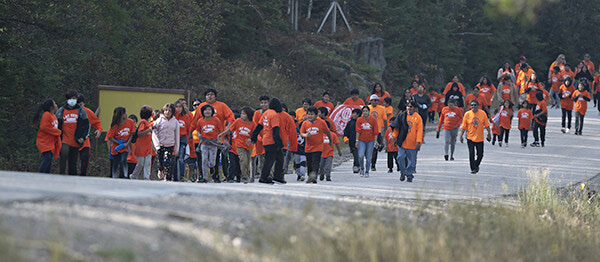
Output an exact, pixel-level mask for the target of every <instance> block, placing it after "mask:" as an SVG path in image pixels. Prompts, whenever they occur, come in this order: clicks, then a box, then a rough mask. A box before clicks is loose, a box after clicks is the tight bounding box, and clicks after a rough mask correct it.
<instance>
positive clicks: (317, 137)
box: [300, 118, 329, 153]
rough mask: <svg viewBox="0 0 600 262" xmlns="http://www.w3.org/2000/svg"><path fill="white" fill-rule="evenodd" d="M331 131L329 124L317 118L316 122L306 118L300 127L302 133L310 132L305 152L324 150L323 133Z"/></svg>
mask: <svg viewBox="0 0 600 262" xmlns="http://www.w3.org/2000/svg"><path fill="white" fill-rule="evenodd" d="M327 132H329V128H328V127H327V124H326V123H325V121H323V120H322V119H319V118H317V119H316V120H315V122H314V123H311V122H310V121H308V120H306V121H304V122H303V123H302V127H300V133H305V134H310V136H308V137H307V138H306V140H305V146H304V152H306V153H313V152H323V135H325V134H327Z"/></svg>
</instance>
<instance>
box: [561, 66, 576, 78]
mask: <svg viewBox="0 0 600 262" xmlns="http://www.w3.org/2000/svg"><path fill="white" fill-rule="evenodd" d="M564 68H565V69H564V70H563V71H562V75H563V79H566V78H567V77H570V78H571V79H573V80H575V72H573V71H572V70H571V65H570V64H565V67H564Z"/></svg>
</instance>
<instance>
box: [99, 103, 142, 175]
mask: <svg viewBox="0 0 600 262" xmlns="http://www.w3.org/2000/svg"><path fill="white" fill-rule="evenodd" d="M134 130H135V124H134V123H133V120H131V119H128V118H127V112H126V111H125V108H124V107H117V108H115V110H114V111H113V118H112V122H111V124H110V129H109V130H108V133H107V134H106V137H107V138H108V140H109V141H110V142H112V143H111V147H110V153H111V155H112V157H113V162H112V163H113V164H112V167H111V175H112V178H128V174H129V173H128V170H127V156H128V154H129V149H128V148H129V145H130V144H131V139H132V138H133V136H131V134H132V133H133V132H134ZM121 170H122V171H123V173H122V174H121V173H120V172H121ZM121 175H122V176H124V177H121Z"/></svg>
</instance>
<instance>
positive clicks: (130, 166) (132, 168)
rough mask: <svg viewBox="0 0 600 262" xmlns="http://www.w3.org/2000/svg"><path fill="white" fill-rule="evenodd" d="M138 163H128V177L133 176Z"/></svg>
mask: <svg viewBox="0 0 600 262" xmlns="http://www.w3.org/2000/svg"><path fill="white" fill-rule="evenodd" d="M135 166H136V163H127V177H131V174H133V170H135Z"/></svg>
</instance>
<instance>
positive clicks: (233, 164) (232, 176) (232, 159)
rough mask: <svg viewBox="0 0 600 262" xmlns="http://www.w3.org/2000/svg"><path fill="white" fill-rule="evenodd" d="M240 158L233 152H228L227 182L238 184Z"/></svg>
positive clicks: (239, 178)
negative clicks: (236, 182)
mask: <svg viewBox="0 0 600 262" xmlns="http://www.w3.org/2000/svg"><path fill="white" fill-rule="evenodd" d="M241 179H242V178H241V177H240V158H239V157H238V155H236V154H234V153H233V152H229V170H228V177H227V182H230V181H236V180H237V181H238V182H240V180H241Z"/></svg>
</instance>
